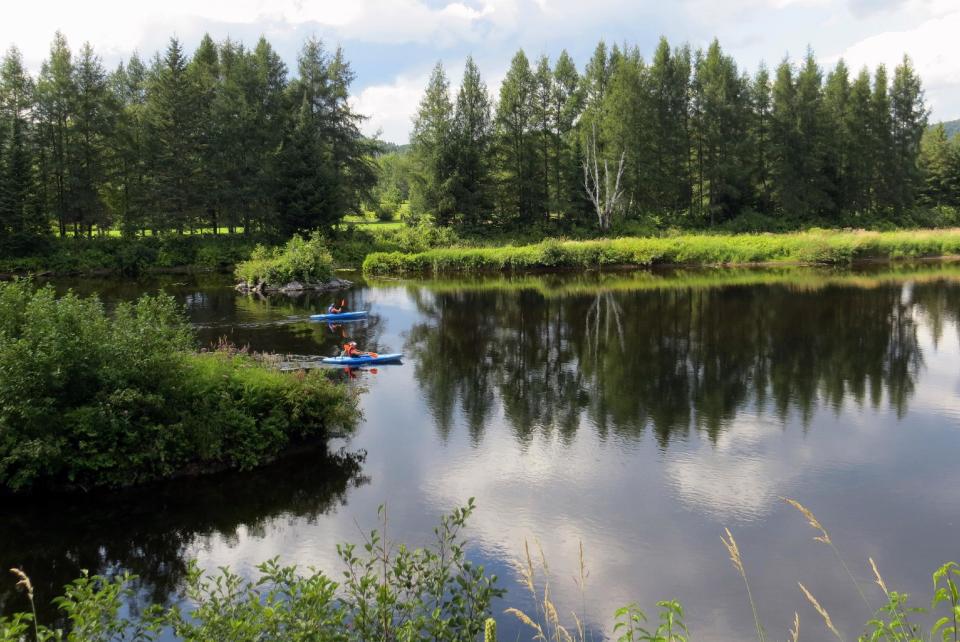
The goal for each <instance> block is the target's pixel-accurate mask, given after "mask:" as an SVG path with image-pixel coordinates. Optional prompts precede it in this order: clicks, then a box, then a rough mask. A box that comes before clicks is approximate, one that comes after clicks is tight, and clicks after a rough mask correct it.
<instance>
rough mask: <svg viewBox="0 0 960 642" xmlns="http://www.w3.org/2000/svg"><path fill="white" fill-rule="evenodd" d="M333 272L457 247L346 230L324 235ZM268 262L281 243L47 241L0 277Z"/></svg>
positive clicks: (425, 235) (383, 229)
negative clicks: (375, 258) (377, 258)
mask: <svg viewBox="0 0 960 642" xmlns="http://www.w3.org/2000/svg"><path fill="white" fill-rule="evenodd" d="M325 242H326V245H327V247H328V248H329V250H330V253H331V255H332V258H333V264H334V266H335V267H340V268H359V267H360V266H361V264H362V263H363V260H364V258H366V256H367V255H368V254H370V253H371V252H422V251H425V250H428V249H431V248H436V247H450V246H454V245H457V244H459V243H460V239H459V237H458V236H457V235H456V234H455V233H453V232H452V231H451V230H449V229H445V228H436V227H431V226H420V227H408V226H406V225H404V224H402V223H385V224H380V223H370V224H365V225H359V226H357V225H346V226H343V227H342V228H341V229H338V230H336V231H334V232H331V233H330V234H327V235H325ZM258 245H261V246H263V248H264V250H263V252H261V255H260V257H259V258H270V255H271V254H272V251H273V249H274V247H279V246H281V245H283V240H281V239H274V238H267V237H259V236H256V235H251V236H244V235H214V234H196V235H182V236H181V235H176V234H166V235H160V236H139V237H136V238H123V237H120V236H117V235H113V234H107V235H104V236H98V237H94V238H86V237H82V238H72V237H67V238H50V239H47V240H46V241H44V242H43V243H41V244H40V245H39V246H38V247H37V248H36V249H35V251H34V252H33V253H31V254H29V255H26V256H0V274H38V273H50V274H96V273H107V272H109V273H116V274H127V275H136V274H140V273H144V272H151V271H161V272H162V271H166V270H177V269H201V270H204V269H206V270H209V269H220V270H223V269H228V268H232V267H233V266H234V265H236V264H238V263H240V262H241V261H245V260H248V259H250V258H251V255H252V253H253V251H254V249H255V248H256V247H257V246H258Z"/></svg>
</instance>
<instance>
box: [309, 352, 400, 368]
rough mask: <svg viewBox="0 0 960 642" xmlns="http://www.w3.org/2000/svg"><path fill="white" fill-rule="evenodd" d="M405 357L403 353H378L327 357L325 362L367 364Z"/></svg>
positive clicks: (338, 364)
mask: <svg viewBox="0 0 960 642" xmlns="http://www.w3.org/2000/svg"><path fill="white" fill-rule="evenodd" d="M402 358H403V354H402V353H399V352H398V353H396V354H378V355H377V356H375V357H327V358H325V359H324V360H323V362H324V363H329V364H331V365H334V366H367V365H372V364H375V363H397V362H399V361H400V360H401V359H402Z"/></svg>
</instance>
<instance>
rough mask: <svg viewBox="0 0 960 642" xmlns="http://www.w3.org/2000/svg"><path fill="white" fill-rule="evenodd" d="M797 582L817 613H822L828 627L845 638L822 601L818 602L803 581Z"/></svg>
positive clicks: (841, 637) (836, 634)
mask: <svg viewBox="0 0 960 642" xmlns="http://www.w3.org/2000/svg"><path fill="white" fill-rule="evenodd" d="M797 584H799V585H800V590H801V591H803V594H804V595H805V596H806V597H807V600H809V601H810V604H812V605H813V608H814V609H816V611H817V613H819V614H820V617H822V618H823V622H824V624H826V625H827V628H828V629H830V631H831V632H833V634H834V635H835V636H837V639H838V640H843V636H841V635H840V631H838V630H837V627H835V626H834V625H833V620H831V619H830V614H829V613H827V609H825V608H823V607H822V606H820V602H817V598H815V597H813V594H812V593H811V592H810V591H808V590H807V587H806V586H804V585H803V584H802V583H801V582H797Z"/></svg>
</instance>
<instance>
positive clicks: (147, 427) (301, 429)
mask: <svg viewBox="0 0 960 642" xmlns="http://www.w3.org/2000/svg"><path fill="white" fill-rule="evenodd" d="M193 341H194V337H193V334H192V332H191V330H190V327H189V325H188V324H187V322H186V320H185V319H184V317H183V315H182V313H181V310H180V309H179V308H178V306H177V305H176V304H175V302H174V301H173V299H172V298H170V297H167V296H157V297H149V296H146V297H143V298H141V299H140V300H139V301H137V302H136V303H132V304H131V303H124V304H121V305H119V306H118V307H117V309H116V310H115V312H114V313H113V315H112V316H109V317H108V315H107V314H106V313H105V310H104V308H103V305H102V303H101V302H100V301H99V300H98V299H97V298H95V297H90V298H80V297H77V296H76V295H73V294H67V295H66V296H64V297H62V298H57V297H56V296H55V294H54V291H53V289H52V288H50V287H45V288H41V289H35V288H34V287H33V286H32V284H30V283H29V282H27V281H13V282H9V283H0V487H6V488H8V489H12V490H25V489H30V488H33V487H37V486H44V487H83V488H88V487H91V486H126V485H131V484H136V483H140V482H145V481H149V480H153V479H159V478H164V477H168V476H171V475H174V474H177V473H181V472H185V471H190V470H193V471H197V472H202V471H205V470H215V469H221V468H240V469H245V468H251V467H253V466H256V465H258V464H260V463H263V462H265V461H268V460H269V459H271V458H273V457H275V456H276V455H277V454H279V453H280V452H281V451H282V450H283V449H284V448H285V447H286V446H287V445H288V444H290V443H291V442H293V441H295V440H298V439H305V438H308V437H313V436H322V435H323V434H324V432H325V428H326V426H328V425H330V424H342V425H347V426H349V425H351V423H352V421H353V420H354V419H355V414H356V408H355V400H354V399H353V398H352V397H350V396H348V393H347V392H346V391H345V389H344V388H342V387H340V386H337V385H335V384H334V383H333V382H332V381H330V380H329V379H328V378H327V377H326V376H324V375H323V374H322V373H321V372H319V371H314V372H310V373H307V374H305V375H304V376H303V377H293V376H289V375H285V374H283V373H281V372H279V371H274V370H269V369H267V368H266V367H265V366H263V365H262V364H260V363H258V362H257V361H256V360H255V359H254V358H253V357H251V356H250V355H245V354H236V353H224V352H214V353H205V354H197V353H195V352H193V351H192V345H193Z"/></svg>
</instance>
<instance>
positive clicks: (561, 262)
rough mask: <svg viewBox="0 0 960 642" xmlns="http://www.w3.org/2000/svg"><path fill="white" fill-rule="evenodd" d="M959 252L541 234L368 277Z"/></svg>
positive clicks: (926, 234)
mask: <svg viewBox="0 0 960 642" xmlns="http://www.w3.org/2000/svg"><path fill="white" fill-rule="evenodd" d="M953 255H960V229H947V230H913V231H896V232H865V231H821V230H813V231H808V232H797V233H792V234H738V235H708V234H701V235H681V236H672V237H664V238H653V237H626V238H617V239H605V240H594V241H564V240H552V239H550V240H546V241H543V242H541V243H537V244H535V245H522V246H506V247H482V248H476V247H475V248H438V249H430V250H426V251H423V252H417V253H402V252H390V253H385V252H377V253H372V254H370V255H369V256H367V258H366V260H365V261H364V263H363V269H364V272H365V273H367V274H370V275H397V274H416V273H427V272H433V273H457V272H459V273H470V272H522V271H525V270H540V269H557V268H559V269H564V268H580V269H601V268H604V267H608V268H613V267H648V266H654V265H678V266H683V265H707V266H710V265H717V266H726V265H750V264H809V265H845V264H850V263H853V262H855V261H863V260H900V259H917V258H928V257H943V256H953Z"/></svg>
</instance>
